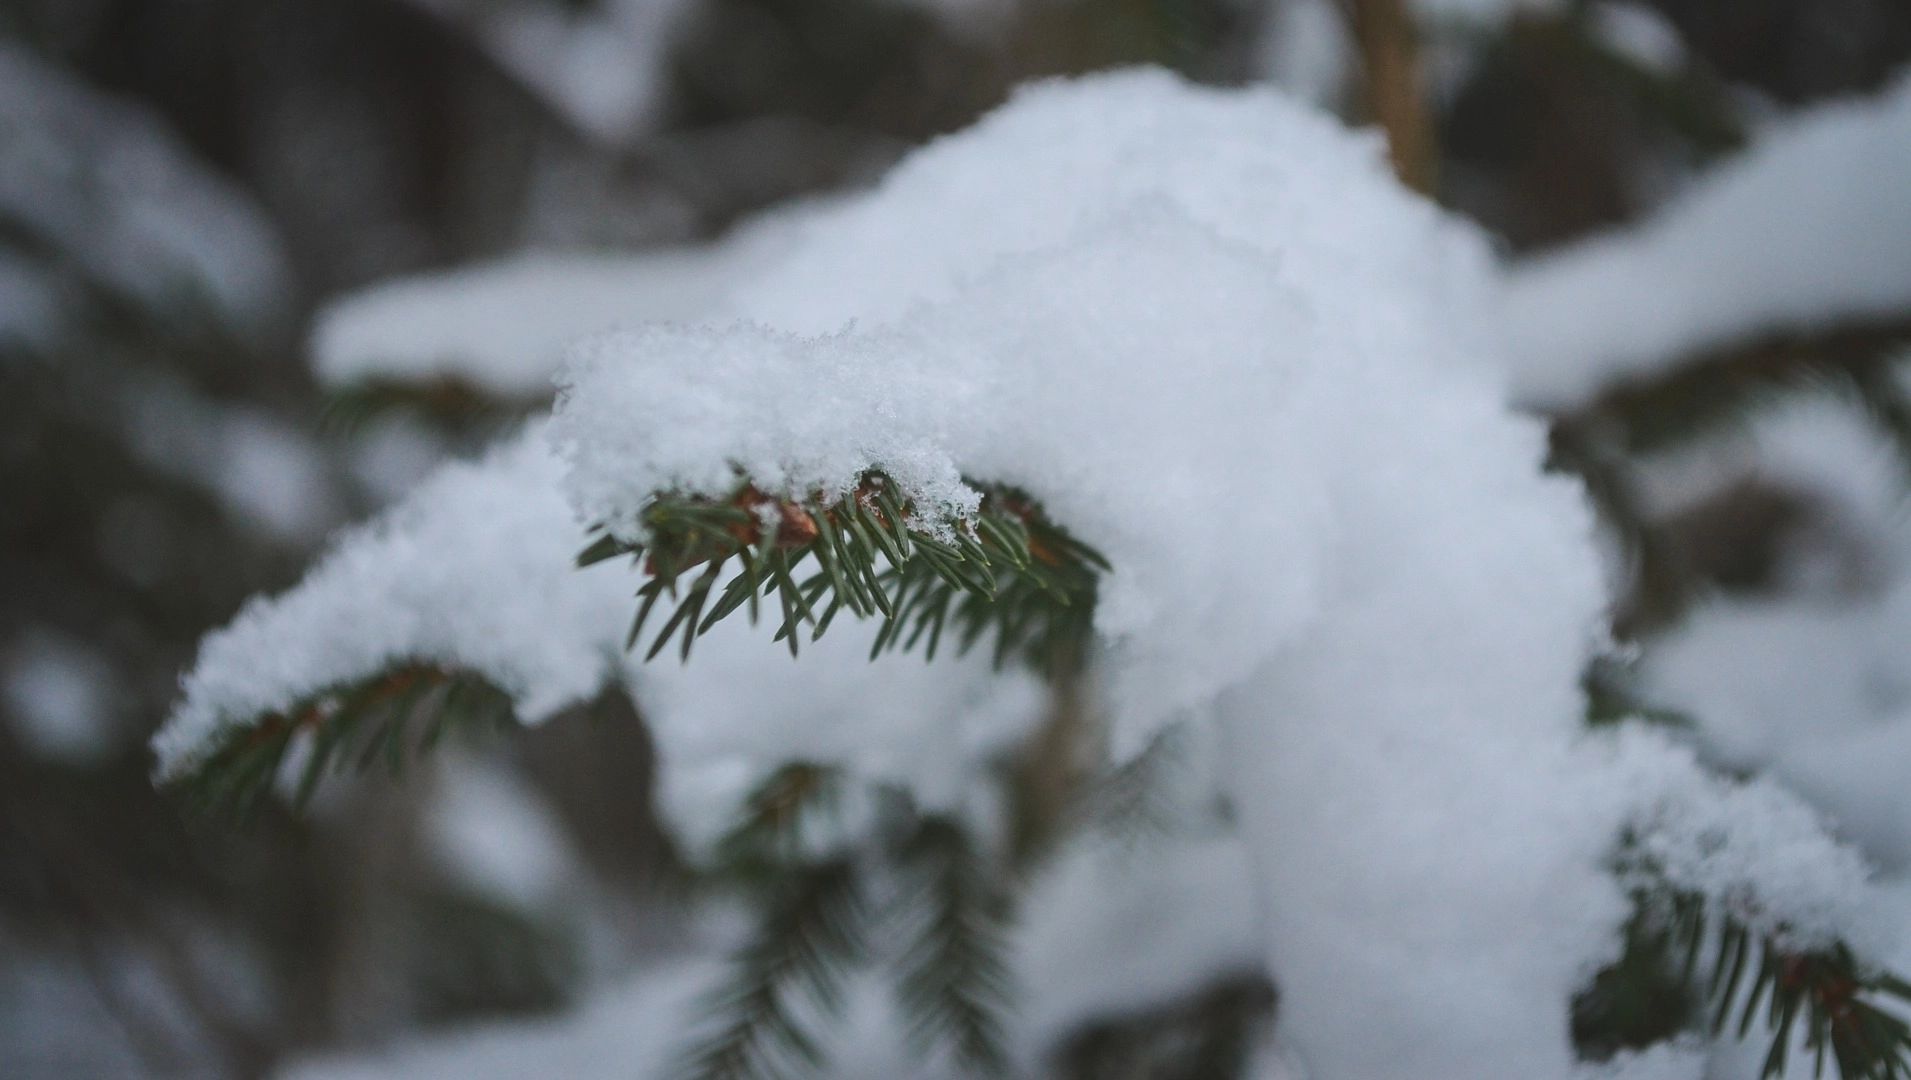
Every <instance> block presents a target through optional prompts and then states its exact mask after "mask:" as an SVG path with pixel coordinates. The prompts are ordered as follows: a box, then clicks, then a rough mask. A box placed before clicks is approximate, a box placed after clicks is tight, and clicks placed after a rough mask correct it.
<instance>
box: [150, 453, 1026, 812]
mask: <svg viewBox="0 0 1911 1080" xmlns="http://www.w3.org/2000/svg"><path fill="white" fill-rule="evenodd" d="M562 469H563V466H562V463H561V462H560V461H559V460H558V459H557V458H556V457H555V456H553V455H552V454H551V452H550V450H549V449H548V447H547V446H546V444H545V440H544V438H543V431H542V429H541V428H540V427H537V426H533V427H532V428H530V429H528V430H527V431H525V432H524V433H521V434H520V435H518V436H516V437H514V438H513V439H511V440H510V441H508V442H507V443H506V444H504V445H503V446H501V447H500V448H499V449H497V450H495V451H494V452H493V453H492V454H491V455H490V456H489V457H488V458H486V459H485V460H483V461H480V462H475V463H453V464H450V465H447V466H445V467H444V468H443V469H441V470H440V471H439V472H438V473H437V474H436V475H434V476H433V477H432V479H431V480H429V481H428V482H427V483H425V484H424V485H422V486H421V487H420V488H419V489H418V490H417V491H415V492H413V493H412V494H411V495H410V496H409V497H408V498H406V499H405V500H404V501H403V502H401V503H400V504H398V505H397V506H395V507H394V508H393V509H392V510H391V511H390V512H388V513H387V514H386V515H384V516H383V517H381V518H380V519H378V520H376V521H374V522H372V523H370V524H369V525H366V526H362V527H360V528H358V529H356V530H353V531H351V532H348V533H346V534H344V535H342V536H341V537H339V538H338V539H337V541H335V542H334V544H333V545H332V548H331V550H330V552H329V553H328V554H327V555H326V557H325V558H323V559H321V560H320V562H319V563H318V564H317V565H316V566H314V567H313V568H312V570H311V571H310V572H308V573H307V575H306V577H305V579H304V580H303V581H302V582H300V583H299V585H298V586H296V587H295V588H294V589H292V590H291V591H289V592H287V593H285V594H283V595H281V596H278V597H275V598H271V599H260V600H255V601H253V602H252V603H251V604H249V605H248V606H247V607H246V609H245V610H243V611H242V612H240V614H239V616H238V618H236V619H235V620H234V621H233V622H232V624H231V625H229V626H227V627H226V628H225V629H223V630H220V631H218V632H217V633H214V634H212V635H210V636H208V637H207V638H206V640H205V642H204V643H203V644H202V645H201V647H200V653H199V657H198V659H197V661H196V662H195V664H194V666H193V668H192V670H191V672H190V673H189V674H188V675H187V676H186V678H185V680H184V691H185V693H184V699H183V700H182V701H181V702H180V704H179V705H178V707H177V708H176V709H175V710H174V712H173V715H172V717H171V718H170V720H169V721H168V723H167V725H166V726H165V728H164V729H163V730H162V732H161V734H160V736H159V737H158V739H157V740H156V741H155V744H154V746H155V750H156V752H157V754H158V757H159V771H160V774H161V775H162V776H176V775H179V774H181V773H182V772H183V771H185V770H187V769H190V768H191V767H192V766H193V765H194V764H196V763H197V762H198V761H199V760H200V759H201V758H202V756H203V755H204V754H205V753H206V752H208V750H209V749H210V748H211V746H213V745H214V744H215V743H216V742H217V739H218V737H219V736H220V735H221V734H222V733H224V732H225V731H227V730H229V729H230V728H232V727H234V726H244V725H246V724H249V723H252V722H255V721H256V720H257V719H258V718H259V717H261V716H262V715H266V714H269V713H273V712H279V711H283V710H286V709H289V708H292V707H293V706H295V705H297V704H298V703H300V702H302V701H304V700H307V699H309V698H310V697H311V696H312V695H314V694H317V693H320V692H322V691H325V690H328V689H331V688H334V687H338V686H342V685H349V684H351V683H354V682H357V681H360V680H363V679H366V678H370V677H372V676H375V675H377V674H379V673H381V672H383V671H386V670H388V669H390V668H391V667H392V666H394V665H397V664H403V663H410V662H428V663H434V664H439V665H442V666H444V667H446V668H449V669H452V670H457V671H468V672H474V673H477V674H480V675H483V676H484V677H486V678H487V679H489V680H490V681H491V682H492V683H494V684H495V685H497V686H498V687H499V688H500V689H503V690H504V691H506V692H507V693H509V694H510V695H511V696H512V697H513V699H514V700H515V703H516V708H517V712H518V715H519V717H520V718H521V719H523V720H524V721H526V722H532V723H534V722H537V721H539V720H542V719H544V718H546V717H548V716H550V715H551V714H552V713H554V712H556V711H557V710H559V709H561V708H564V707H565V706H568V705H572V704H576V703H578V702H580V701H583V700H585V699H588V698H589V697H591V696H593V695H594V694H596V693H597V692H598V691H599V690H600V689H601V688H602V687H603V686H605V685H606V684H607V683H608V682H610V681H611V680H613V679H616V680H619V681H622V682H624V683H626V684H628V685H632V686H633V687H635V689H636V691H637V696H638V699H639V701H640V703H641V704H643V705H644V706H645V707H646V709H647V711H648V713H649V719H650V726H651V733H652V735H653V738H654V739H655V742H656V747H657V753H658V756H659V758H660V759H661V760H663V761H664V762H665V763H666V771H665V773H664V776H663V777H662V786H663V788H664V792H665V797H666V804H667V805H666V809H667V810H675V811H676V812H675V813H674V815H673V817H674V819H675V820H677V821H678V822H679V823H680V824H681V827H682V835H683V837H684V839H685V840H687V841H692V842H694V841H695V840H696V839H697V838H698V837H700V836H701V837H702V838H703V839H706V840H707V839H711V838H713V837H712V836H711V835H710V834H711V833H713V832H714V831H716V830H720V829H721V828H722V827H724V826H725V825H726V824H728V821H729V817H730V815H731V814H732V813H733V812H734V811H735V808H736V807H737V806H738V805H739V803H740V801H741V798H742V796H743V794H744V793H745V792H747V791H748V790H749V789H750V787H751V786H753V785H754V784H755V783H756V782H758V781H759V780H761V779H762V777H763V775H764V774H766V773H767V772H769V771H771V770H772V769H774V768H775V767H776V766H778V765H781V764H783V763H784V762H787V761H790V760H798V759H800V760H806V761H812V762H817V763H822V764H834V765H842V766H844V767H846V768H848V769H849V770H850V771H851V772H852V774H853V775H855V776H858V777H861V778H863V779H868V780H874V781H881V782H887V783H893V784H897V785H900V786H902V787H905V788H907V789H909V790H910V791H911V792H912V793H914V794H915V796H916V797H917V799H918V800H920V801H921V802H922V803H923V804H925V805H929V806H935V807H946V808H951V809H959V808H961V807H962V806H963V805H964V801H965V800H966V799H968V798H969V797H970V796H971V794H972V792H973V789H974V788H975V786H976V782H977V781H976V778H977V770H979V769H980V768H981V767H982V766H983V765H984V764H986V762H987V761H988V760H989V758H990V757H991V756H992V755H995V754H997V753H999V752H1000V751H1001V750H1002V749H1003V748H1004V747H1005V746H1006V745H1008V744H1009V743H1012V742H1013V741H1015V740H1017V739H1019V738H1021V737H1022V736H1024V735H1025V734H1026V733H1027V731H1028V729H1029V728H1030V726H1032V725H1033V724H1034V723H1035V721H1036V720H1037V719H1038V718H1039V716H1040V715H1041V712H1042V707H1043V704H1044V702H1045V696H1044V694H1043V693H1042V691H1041V689H1040V687H1039V686H1038V685H1037V684H1036V683H1035V681H1034V679H1033V678H1032V677H1031V676H1029V675H1027V674H1025V673H1011V674H1008V675H1005V676H1002V677H996V675H995V673H994V672H993V670H992V668H991V667H990V664H989V661H988V657H987V656H986V655H985V654H984V653H981V652H978V653H976V654H975V655H973V656H970V657H965V658H961V659H952V658H950V659H945V660H943V661H942V662H938V663H936V664H933V665H929V664H924V663H922V662H921V660H920V659H918V658H914V657H909V656H902V655H890V656H886V657H884V658H883V659H882V660H881V661H879V662H876V663H871V662H870V661H869V660H868V655H869V646H870V641H871V635H873V634H874V632H875V629H876V626H875V624H874V623H868V624H857V623H855V622H853V621H851V622H845V623H842V624H840V625H838V626H837V627H835V628H833V629H832V631H831V633H830V634H829V635H828V636H826V637H825V638H823V639H822V640H821V641H819V642H816V643H814V644H812V645H811V646H809V647H807V648H805V649H804V650H803V655H802V657H801V659H800V660H793V659H791V657H790V656H789V655H788V654H787V653H786V652H785V651H784V650H783V649H782V647H781V646H777V647H775V648H774V649H766V648H764V647H763V646H765V645H766V644H768V642H767V637H768V635H767V633H766V632H765V631H764V630H763V628H762V627H752V626H750V625H749V624H748V621H747V619H745V618H744V617H743V616H742V615H739V616H738V617H737V618H736V619H733V620H731V621H730V622H729V623H727V624H725V625H723V626H721V627H719V628H718V629H717V630H715V631H714V632H713V633H711V634H710V636H709V637H707V638H705V639H703V640H702V641H701V642H700V643H699V646H698V649H697V650H696V652H695V653H694V654H693V657H692V660H691V662H690V663H689V664H687V665H679V664H677V663H676V662H675V661H674V660H671V661H662V662H659V663H657V664H654V665H644V664H641V663H639V662H638V661H637V659H636V657H635V656H633V655H630V654H626V653H625V651H624V649H623V639H624V632H625V629H626V628H627V626H628V624H629V620H630V618H631V614H632V612H633V611H634V610H635V608H636V600H635V599H633V597H632V593H633V591H634V590H635V584H636V578H635V577H634V575H633V574H632V573H631V572H630V571H629V568H628V566H627V564H625V563H623V562H621V561H618V562H611V563H602V564H599V565H597V566H594V567H590V568H588V569H584V570H578V569H575V568H574V559H575V556H576V554H577V552H578V551H579V550H580V549H581V548H582V547H583V546H584V543H585V541H586V539H587V536H586V534H585V531H584V529H583V527H582V526H581V525H579V524H578V522H577V521H576V519H575V518H574V517H573V516H572V514H571V512H570V509H569V508H568V507H567V506H566V505H565V504H564V500H563V495H562V492H561V489H560V487H559V484H558V480H559V477H560V476H561V474H562ZM766 703H774V705H775V708H774V709H773V710H771V709H766V708H765V706H766Z"/></svg>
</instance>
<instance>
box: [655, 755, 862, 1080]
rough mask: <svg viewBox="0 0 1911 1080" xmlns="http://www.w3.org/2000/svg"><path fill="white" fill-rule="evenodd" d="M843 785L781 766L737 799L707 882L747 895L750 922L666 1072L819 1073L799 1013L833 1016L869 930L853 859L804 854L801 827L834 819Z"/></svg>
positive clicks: (821, 772)
mask: <svg viewBox="0 0 1911 1080" xmlns="http://www.w3.org/2000/svg"><path fill="white" fill-rule="evenodd" d="M841 780H842V778H841V775H840V774H839V773H838V772H837V771H836V770H834V769H832V768H829V767H827V766H822V765H815V764H810V763H807V762H796V763H792V764H789V765H785V766H784V767H782V768H780V769H778V770H777V771H776V772H774V773H772V774H771V775H770V776H769V777H767V778H766V779H765V780H764V781H763V782H762V783H760V784H759V785H757V787H756V788H755V789H754V790H752V791H751V792H750V793H749V794H748V795H747V796H745V798H744V800H743V806H742V809H741V811H740V813H739V814H738V817H737V820H736V821H735V823H733V824H732V826H731V828H730V829H729V831H728V832H726V833H725V834H724V836H723V837H722V838H721V839H720V840H719V841H718V842H717V846H716V865H715V867H714V868H713V869H712V871H711V873H710V875H709V876H710V879H711V880H712V881H713V882H716V883H720V884H726V885H729V886H732V887H734V888H738V889H741V890H743V891H744V892H746V893H747V894H748V895H749V896H750V897H751V898H752V900H753V901H754V903H755V906H756V908H757V911H758V916H757V922H756V926H755V927H754V928H753V929H752V931H751V933H750V936H749V937H748V938H747V939H746V940H745V941H744V943H743V944H742V945H740V946H739V947H738V948H737V949H736V950H735V951H734V952H733V953H732V954H731V956H730V960H729V965H728V972H727V975H726V977H725V979H724V982H723V983H722V984H721V985H720V986H718V987H717V988H716V989H715V990H714V991H712V992H711V993H710V994H709V995H708V996H706V998H705V999H704V1001H703V1010H702V1011H703V1012H704V1013H705V1014H706V1015H710V1016H715V1017H719V1018H721V1019H720V1022H719V1023H718V1024H717V1025H716V1026H715V1027H713V1028H711V1029H710V1030H708V1031H706V1032H703V1033H701V1034H700V1035H699V1036H697V1037H696V1039H695V1040H694V1041H693V1042H692V1043H690V1044H689V1045H688V1046H687V1047H686V1048H685V1049H684V1050H683V1051H682V1052H681V1053H680V1055H679V1058H678V1062H677V1067H676V1070H675V1073H676V1075H678V1076H682V1077H684V1078H686V1080H742V1078H748V1077H781V1076H784V1075H787V1074H788V1073H789V1072H790V1071H791V1070H792V1068H795V1067H804V1068H808V1069H817V1068H820V1067H821V1066H822V1065H823V1064H824V1056H823V1050H822V1045H821V1043H819V1042H818V1040H817V1038H816V1037H815V1035H814V1034H813V1033H812V1032H811V1031H810V1030H809V1028H808V1027H807V1023H806V1018H805V1015H804V1012H805V1010H809V1011H811V1012H815V1013H820V1014H822V1015H823V1016H825V1017H834V1016H836V1015H838V1014H840V1012H841V1006H842V978H843V975H844V973H845V972H846V971H847V970H848V969H850V968H852V967H855V966H857V965H858V964H860V963H862V962H863V958H864V952H865V939H866V937H867V925H868V922H869V917H868V912H867V910H866V906H865V904H864V902H863V899H862V890H861V883H860V868H859V867H858V866H857V865H856V863H855V861H854V860H853V859H852V858H851V857H850V856H848V855H846V854H836V855H831V856H827V857H824V858H821V859H815V860H812V859H809V858H808V857H807V856H806V855H805V853H804V851H803V850H802V840H803V833H804V830H805V828H806V823H807V822H808V821H809V820H810V819H811V818H812V817H813V816H814V815H816V814H819V813H828V812H831V811H832V809H833V807H834V806H835V803H836V800H837V798H838V795H839V794H840V790H841Z"/></svg>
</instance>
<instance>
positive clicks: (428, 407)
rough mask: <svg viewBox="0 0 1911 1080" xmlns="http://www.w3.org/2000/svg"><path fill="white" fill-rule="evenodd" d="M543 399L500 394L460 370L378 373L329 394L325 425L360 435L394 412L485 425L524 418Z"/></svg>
mask: <svg viewBox="0 0 1911 1080" xmlns="http://www.w3.org/2000/svg"><path fill="white" fill-rule="evenodd" d="M539 404H540V402H538V401H537V400H536V399H530V398H523V399H519V398H511V397H501V396H499V395H497V394H494V393H492V392H490V391H487V390H485V389H484V388H482V387H480V386H479V385H477V384H476V383H473V382H471V381H469V380H466V379H462V378H459V377H457V376H455V375H441V376H436V377H432V378H424V379H397V378H390V377H376V378H367V379H360V380H358V381H356V382H352V383H348V384H346V385H345V386H342V387H340V388H338V389H336V390H333V391H331V392H330V393H328V394H327V395H326V398H325V403H324V406H323V409H322V411H321V413H320V418H319V419H320V425H321V426H322V427H324V428H325V429H326V430H328V431H334V432H337V433H339V434H342V435H355V434H358V433H359V432H361V431H363V430H364V429H365V428H367V427H369V426H371V425H372V424H374V423H376V422H378V421H380V420H383V419H385V418H386V417H390V416H413V417H417V418H419V419H421V420H423V421H425V422H426V423H427V424H429V425H431V426H432V427H434V428H440V429H446V430H452V431H468V430H472V429H486V428H491V427H495V426H497V425H501V424H504V423H506V422H507V421H510V420H512V419H515V418H518V417H522V416H524V415H526V414H527V413H529V412H531V411H532V410H534V409H536V408H537V407H538V405H539Z"/></svg>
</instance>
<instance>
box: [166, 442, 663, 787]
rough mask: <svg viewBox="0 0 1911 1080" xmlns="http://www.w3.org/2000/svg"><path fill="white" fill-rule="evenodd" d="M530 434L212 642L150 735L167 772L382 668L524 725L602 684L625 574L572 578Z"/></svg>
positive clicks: (371, 532)
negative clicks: (407, 666) (447, 689)
mask: <svg viewBox="0 0 1911 1080" xmlns="http://www.w3.org/2000/svg"><path fill="white" fill-rule="evenodd" d="M560 474H561V467H560V464H559V463H558V462H557V461H556V460H554V459H553V458H552V457H551V456H550V454H549V453H548V452H547V451H546V449H545V448H544V446H543V444H542V441H541V436H540V432H539V431H538V429H536V428H533V429H531V430H529V431H527V432H525V433H523V434H521V435H519V436H517V437H516V438H514V439H513V440H511V441H509V442H507V443H506V444H505V445H504V446H502V447H500V448H499V449H497V450H495V451H494V452H493V453H492V454H491V455H490V456H489V457H488V458H486V459H485V460H484V461H483V462H481V463H456V464H453V465H450V466H447V467H446V468H444V469H443V470H441V471H440V472H439V473H437V474H436V475H434V476H433V478H432V479H431V480H429V481H427V482H426V483H425V484H424V485H422V486H421V487H420V488H419V489H418V490H417V491H416V492H414V493H413V495H412V496H411V497H409V498H408V499H406V500H405V501H404V502H403V503H401V504H399V505H398V506H397V507H394V508H393V510H391V511H390V512H388V513H387V514H385V515H384V516H382V517H381V518H379V519H377V520H375V521H373V522H372V523H370V524H368V525H365V526H361V527H359V528H357V529H354V530H352V531H349V532H347V533H345V534H343V535H341V536H340V537H339V538H338V539H337V540H336V541H335V542H334V543H333V545H332V547H331V549H330V551H329V552H328V553H327V555H326V556H325V557H324V558H323V559H321V560H320V561H319V562H318V564H317V565H315V566H314V567H313V568H312V569H311V571H309V572H308V573H307V575H306V577H305V580H304V581H302V582H301V583H300V584H299V585H298V586H297V587H295V588H294V589H293V590H292V591H290V592H288V593H286V594H284V595H282V596H279V597H276V598H273V599H269V600H268V599H260V600H254V601H253V602H252V603H250V604H248V605H247V606H246V608H245V609H244V610H243V611H241V612H240V613H239V616H238V617H237V618H236V619H235V620H234V621H233V623H232V624H231V625H229V626H227V627H226V628H224V629H223V630H220V631H218V632H216V633H214V634H211V635H209V636H208V637H207V638H206V640H205V641H204V643H203V644H202V645H201V647H200V652H199V657H198V660H197V661H196V662H195V663H194V665H193V669H192V671H191V672H190V673H189V674H188V675H187V676H186V678H185V680H184V682H183V690H184V696H183V699H182V701H181V702H180V704H179V706H178V707H177V708H176V709H175V710H174V712H173V715H172V717H171V719H170V720H169V721H168V723H167V725H166V727H165V728H164V729H163V730H162V731H161V733H160V734H159V736H158V738H157V739H156V740H155V743H154V748H155V750H156V752H157V754H158V757H159V770H160V774H161V775H162V776H175V775H178V774H180V773H181V772H182V771H184V770H186V769H188V768H190V767H191V766H192V765H193V764H194V763H195V762H196V760H197V759H198V757H199V756H200V755H201V754H203V753H205V752H207V750H208V749H209V748H210V744H211V742H212V740H214V739H216V738H217V737H218V736H219V735H220V734H221V733H223V732H224V731H225V730H227V729H228V728H230V727H232V726H233V725H242V724H246V723H249V722H251V721H253V720H255V719H256V718H257V717H259V716H261V715H263V714H268V713H271V712H274V711H277V710H282V709H285V708H287V707H289V706H291V705H293V704H295V703H297V702H299V701H301V700H303V699H305V698H307V697H309V696H311V695H313V694H315V693H318V692H320V691H322V690H326V689H329V688H331V687H334V686H337V685H339V684H342V683H350V682H353V681H356V680H360V679H363V678H366V677H369V676H371V675H374V674H376V673H378V672H380V671H383V670H385V669H386V668H388V667H390V666H391V665H393V664H397V663H402V662H409V661H425V662H431V663H437V664H442V665H445V666H447V667H450V668H454V669H460V670H470V671H476V672H479V673H482V674H484V675H486V676H487V677H489V678H490V680H491V681H492V682H493V683H495V684H496V685H498V686H499V687H500V688H502V689H504V690H505V691H507V692H509V693H510V694H512V696H513V697H514V699H515V700H516V703H517V707H518V711H519V715H520V716H521V717H522V718H523V719H525V720H526V721H536V720H540V719H543V718H545V717H547V716H549V715H550V714H551V713H553V712H555V711H556V710H558V709H559V708H562V707H563V706H565V705H568V704H571V703H573V702H576V701H579V700H582V699H584V698H586V697H588V696H590V695H591V694H593V693H594V692H595V691H596V690H597V688H598V687H599V686H600V685H602V683H603V681H604V679H605V678H606V676H607V674H608V673H609V672H610V671H611V670H612V669H613V668H612V666H613V664H614V662H615V659H616V657H617V655H618V652H619V650H618V648H617V645H618V643H619V642H620V641H621V634H622V633H623V629H624V622H625V620H626V619H627V618H629V615H630V609H629V586H628V582H629V580H630V579H629V576H628V575H627V574H624V573H623V572H622V569H621V565H619V566H613V565H600V566H598V567H593V568H591V569H589V570H582V571H580V570H576V569H574V568H573V559H574V558H575V556H576V554H577V551H578V549H579V548H580V547H582V543H581V540H582V537H583V533H582V530H581V529H579V528H578V527H577V526H576V525H575V524H574V523H573V521H572V519H571V517H570V514H569V512H568V511H567V510H566V509H565V507H564V504H563V499H562V496H561V495H560V494H559V493H558V491H557V489H556V482H557V479H558V477H559V475H560Z"/></svg>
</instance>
